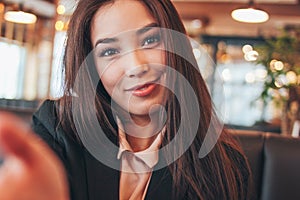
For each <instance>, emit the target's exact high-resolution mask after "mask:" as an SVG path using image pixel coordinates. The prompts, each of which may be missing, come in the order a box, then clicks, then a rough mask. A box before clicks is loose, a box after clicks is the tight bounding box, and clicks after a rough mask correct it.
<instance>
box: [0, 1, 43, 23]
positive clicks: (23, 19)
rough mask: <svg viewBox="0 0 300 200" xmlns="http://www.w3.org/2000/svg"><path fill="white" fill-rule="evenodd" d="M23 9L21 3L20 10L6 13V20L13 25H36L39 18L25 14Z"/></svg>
mask: <svg viewBox="0 0 300 200" xmlns="http://www.w3.org/2000/svg"><path fill="white" fill-rule="evenodd" d="M23 8H24V5H23V3H19V8H18V9H17V10H10V11H7V12H5V14H4V19H5V20H6V21H9V22H13V23H19V24H34V23H35V22H36V20H37V17H36V16H35V15H34V14H32V13H28V12H24V9H23Z"/></svg>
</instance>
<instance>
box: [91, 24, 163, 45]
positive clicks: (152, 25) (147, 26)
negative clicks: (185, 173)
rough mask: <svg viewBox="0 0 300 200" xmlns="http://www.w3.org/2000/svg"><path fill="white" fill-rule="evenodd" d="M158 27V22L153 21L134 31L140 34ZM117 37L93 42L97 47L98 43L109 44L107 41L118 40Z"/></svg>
mask: <svg viewBox="0 0 300 200" xmlns="http://www.w3.org/2000/svg"><path fill="white" fill-rule="evenodd" d="M155 27H158V24H157V23H155V22H153V23H150V24H147V25H146V26H144V27H142V28H139V29H138V30H137V32H136V34H137V35H141V34H143V33H146V32H147V31H149V30H151V29H152V28H155ZM118 41H119V40H118V38H116V37H113V38H101V39H98V40H97V41H96V43H95V48H96V47H97V45H99V44H109V43H114V42H118Z"/></svg>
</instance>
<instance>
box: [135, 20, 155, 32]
mask: <svg viewBox="0 0 300 200" xmlns="http://www.w3.org/2000/svg"><path fill="white" fill-rule="evenodd" d="M155 27H158V24H157V23H155V22H153V23H150V24H147V25H146V26H144V27H142V28H140V29H138V30H137V32H136V33H137V35H141V34H143V33H145V32H147V31H149V30H151V29H152V28H155Z"/></svg>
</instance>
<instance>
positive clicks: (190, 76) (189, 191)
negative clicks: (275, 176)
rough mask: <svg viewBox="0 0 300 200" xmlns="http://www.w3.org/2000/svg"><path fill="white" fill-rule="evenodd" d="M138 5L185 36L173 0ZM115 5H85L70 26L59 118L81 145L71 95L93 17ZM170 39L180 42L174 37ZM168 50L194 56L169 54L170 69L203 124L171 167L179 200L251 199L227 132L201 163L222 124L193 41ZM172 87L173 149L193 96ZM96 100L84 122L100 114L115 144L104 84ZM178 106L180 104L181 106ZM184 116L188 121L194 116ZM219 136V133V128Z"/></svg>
mask: <svg viewBox="0 0 300 200" xmlns="http://www.w3.org/2000/svg"><path fill="white" fill-rule="evenodd" d="M139 1H140V2H141V3H143V4H144V6H146V8H147V9H148V11H149V13H150V14H151V15H152V16H153V18H154V19H155V20H156V21H157V23H158V26H159V27H161V28H166V29H171V30H174V31H177V32H180V33H183V34H186V31H185V29H184V26H183V24H182V21H181V19H180V17H179V15H178V13H177V11H176V9H175V8H174V6H173V4H172V3H171V2H170V0H139ZM113 2H114V0H80V1H78V4H77V8H76V10H75V11H74V13H73V15H72V17H71V20H70V23H69V29H68V32H67V45H66V48H65V54H64V76H65V84H64V95H63V97H62V98H60V100H59V106H58V113H59V121H60V124H61V126H62V127H63V128H64V130H65V131H66V132H70V133H74V137H75V138H77V139H78V140H79V141H80V137H78V135H76V128H75V125H74V118H73V115H72V106H74V105H72V98H73V97H72V95H71V94H72V93H74V88H73V86H74V84H75V79H76V76H77V74H78V72H79V69H80V66H81V65H82V63H84V62H85V59H86V57H87V56H88V55H89V53H90V52H91V51H92V50H93V46H92V43H91V35H90V31H91V23H92V20H93V17H94V14H95V13H96V12H97V10H98V9H99V8H101V7H102V6H103V5H106V4H110V3H113ZM169 39H170V40H172V39H174V40H176V38H172V36H170V38H169ZM165 45H166V46H167V48H178V49H180V51H182V53H184V55H187V56H190V58H189V59H188V60H192V62H188V61H187V60H186V59H183V58H181V57H180V56H178V55H176V54H174V53H166V62H167V63H166V64H167V65H168V66H172V67H173V68H174V69H175V70H176V71H177V72H179V73H180V74H182V75H183V76H184V77H185V79H186V80H188V81H189V84H190V85H191V86H192V88H193V90H194V92H195V94H196V96H197V101H198V102H197V103H198V105H199V109H200V111H201V118H200V120H199V124H197V125H198V131H197V134H196V136H195V137H194V139H193V141H192V144H191V145H190V147H189V148H188V150H187V151H186V152H185V153H184V154H183V155H182V156H181V157H180V158H179V159H177V160H176V161H174V162H173V163H172V164H170V165H169V166H168V168H169V170H170V173H171V175H172V177H173V191H174V194H173V195H174V199H205V200H207V199H230V200H238V199H247V198H248V197H247V196H248V194H249V191H248V187H249V181H250V170H249V167H248V163H247V160H246V158H245V157H244V154H243V153H242V151H241V149H240V147H239V146H238V145H237V143H236V142H235V140H233V138H232V137H231V136H230V135H228V134H227V133H226V131H225V130H224V129H222V133H221V135H220V138H219V139H218V141H217V143H216V145H215V146H214V148H213V149H212V150H211V151H210V153H209V154H208V155H207V156H205V157H204V158H201V159H200V158H199V157H198V153H199V150H200V147H201V145H202V143H203V140H204V138H205V136H206V134H207V132H208V129H209V126H210V123H212V122H213V121H218V118H217V116H216V114H215V112H214V109H213V105H212V100H211V97H210V94H209V92H208V89H207V87H206V83H205V81H204V80H203V78H202V76H201V74H200V72H199V71H198V70H197V69H196V68H194V67H193V65H194V64H196V60H195V58H194V57H193V52H192V47H191V45H190V42H189V40H188V39H186V40H180V41H172V42H170V41H169V42H168V41H165ZM176 45H178V46H176ZM92 66H93V65H92ZM94 68H95V67H94ZM94 68H91V69H90V71H88V72H86V74H85V76H86V78H87V79H89V78H90V74H91V73H97V72H96V71H95V69H94ZM83 79H84V77H83ZM96 81H97V80H96ZM168 81H170V85H171V86H172V87H174V88H177V90H178V92H179V95H177V96H176V97H175V95H172V94H170V95H169V96H168V99H167V102H166V111H167V122H166V134H165V137H164V140H163V145H167V144H169V143H170V141H172V139H173V138H174V136H175V134H176V132H177V130H178V128H179V126H180V122H181V121H180V116H181V115H183V114H184V113H182V111H186V112H188V111H189V110H191V109H193V108H190V107H189V104H188V102H189V99H188V98H189V96H188V94H186V91H185V90H184V87H183V86H182V85H181V84H180V83H178V82H176V81H175V80H173V79H172V80H168ZM89 84H90V83H88V81H86V82H84V83H83V84H82V85H80V87H82V89H83V90H82V91H86V92H87V89H85V88H88V87H90V85H89ZM80 95H81V97H82V98H81V99H82V103H84V101H87V100H88V99H90V98H91V97H90V96H89V94H88V93H83V94H80ZM176 98H177V99H176ZM94 100H95V105H96V108H95V107H91V108H90V110H86V109H84V108H83V107H81V104H80V103H79V104H78V105H76V106H77V109H78V110H79V112H80V113H81V115H82V119H85V120H83V122H84V123H88V121H89V119H90V118H91V116H90V112H95V109H96V112H97V117H98V120H99V122H100V123H101V127H102V128H103V130H104V132H105V133H106V134H107V136H108V137H110V138H112V140H117V125H116V123H115V120H114V118H113V116H112V112H111V108H110V103H111V98H110V96H109V95H108V94H107V92H106V91H105V89H104V87H103V85H102V83H101V81H100V82H99V84H98V85H97V94H96V97H95V99H94ZM179 102H181V103H180V104H179ZM180 108H181V109H180ZM185 116H189V113H187V115H185ZM190 117H191V118H192V117H193V116H190ZM215 131H216V132H217V131H218V130H217V128H216V129H215ZM190 132H191V130H190V126H189V125H187V126H185V127H184V134H190ZM216 134H217V133H216ZM183 142H184V138H180V139H179V142H178V144H179V146H177V147H176V148H168V149H166V150H165V151H164V155H165V157H166V158H170V157H172V155H174V154H176V153H178V152H177V151H178V149H182V147H181V146H180V144H181V143H183Z"/></svg>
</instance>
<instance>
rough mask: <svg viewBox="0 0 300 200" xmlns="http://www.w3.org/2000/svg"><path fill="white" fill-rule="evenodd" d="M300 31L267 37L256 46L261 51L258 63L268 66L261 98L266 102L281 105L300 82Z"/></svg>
mask: <svg viewBox="0 0 300 200" xmlns="http://www.w3.org/2000/svg"><path fill="white" fill-rule="evenodd" d="M299 35H300V31H299V30H298V32H297V31H296V32H294V34H291V32H284V33H283V34H282V35H281V36H279V37H276V38H270V39H266V40H265V41H266V42H265V43H264V44H263V45H259V46H257V47H255V49H256V51H257V52H258V53H259V57H258V60H257V64H262V65H263V66H265V67H266V70H267V77H266V80H265V83H264V88H263V91H262V93H261V95H260V98H261V99H262V100H263V102H264V104H267V103H268V102H270V101H273V102H274V103H275V104H276V105H278V106H280V105H282V104H284V103H285V102H286V101H287V100H288V89H289V88H290V87H295V86H299V82H300V37H299Z"/></svg>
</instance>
